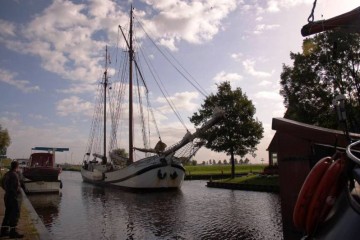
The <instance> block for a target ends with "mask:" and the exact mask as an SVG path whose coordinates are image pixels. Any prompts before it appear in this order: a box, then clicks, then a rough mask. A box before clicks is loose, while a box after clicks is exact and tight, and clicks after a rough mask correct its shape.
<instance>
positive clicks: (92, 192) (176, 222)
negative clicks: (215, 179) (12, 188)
mask: <svg viewBox="0 0 360 240" xmlns="http://www.w3.org/2000/svg"><path fill="white" fill-rule="evenodd" d="M61 179H62V181H63V186H64V187H63V189H62V191H61V194H51V195H30V196H29V199H30V201H31V203H32V204H33V206H34V208H35V210H36V211H37V213H38V214H39V216H40V218H41V219H42V220H43V222H44V224H45V226H46V228H47V229H48V230H49V232H50V233H51V235H52V236H53V239H76V240H81V239H86V240H89V239H216V240H217V239H269V240H272V239H274V240H275V239H276V240H278V239H282V224H281V212H280V198H279V196H278V195H277V194H273V193H262V192H251V191H238V190H225V189H214V188H207V187H206V186H205V184H206V182H205V181H185V182H184V184H183V186H182V188H181V190H179V191H173V192H156V193H141V194H140V193H132V192H126V191H122V190H119V189H113V188H101V187H96V186H93V185H91V184H87V183H83V182H82V179H81V175H80V173H79V172H63V173H62V174H61Z"/></svg>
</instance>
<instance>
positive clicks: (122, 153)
mask: <svg viewBox="0 0 360 240" xmlns="http://www.w3.org/2000/svg"><path fill="white" fill-rule="evenodd" d="M113 153H115V154H116V155H119V156H121V157H124V158H128V157H129V154H128V153H127V152H126V150H125V149H124V148H117V149H114V150H113Z"/></svg>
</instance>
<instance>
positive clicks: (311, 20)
mask: <svg viewBox="0 0 360 240" xmlns="http://www.w3.org/2000/svg"><path fill="white" fill-rule="evenodd" d="M316 1H317V0H314V3H313V7H312V9H311V13H310V15H309V17H308V22H309V23H310V22H314V12H315V8H316Z"/></svg>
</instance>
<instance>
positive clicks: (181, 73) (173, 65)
mask: <svg viewBox="0 0 360 240" xmlns="http://www.w3.org/2000/svg"><path fill="white" fill-rule="evenodd" d="M137 22H138V23H139V25H140V27H141V28H142V30H143V31H144V32H145V34H146V36H147V37H148V38H149V39H150V41H151V43H152V44H153V45H154V46H155V47H156V49H157V50H158V51H159V52H160V53H161V55H163V57H164V58H165V59H166V60H167V61H168V62H169V63H170V65H171V66H172V67H173V68H175V69H176V71H177V72H178V73H179V74H180V75H181V76H183V77H184V78H185V80H186V81H187V82H188V83H190V84H191V85H192V86H193V87H194V88H195V89H196V90H197V91H198V92H200V93H201V94H202V95H203V96H204V97H207V94H206V92H205V91H203V90H201V89H200V88H201V86H200V84H199V83H198V82H197V81H196V80H195V79H194V81H195V82H196V83H197V85H198V86H200V87H197V86H195V84H194V83H192V82H191V80H190V79H189V78H188V77H186V76H185V74H184V73H183V72H182V71H180V69H179V68H178V67H177V66H175V64H174V63H173V62H172V61H171V60H170V59H169V58H168V56H166V55H165V54H164V52H163V51H162V50H161V49H160V48H159V46H158V45H157V44H156V43H155V41H154V40H153V39H152V38H151V37H150V35H149V34H148V33H147V31H145V28H144V27H143V25H142V24H141V22H140V21H139V20H137ZM168 54H169V55H170V56H172V54H171V53H169V52H168ZM172 58H173V59H175V57H174V56H172ZM176 62H177V63H178V64H179V62H178V61H176ZM179 65H180V64H179ZM180 66H181V67H182V68H183V69H184V67H183V66H182V65H180ZM185 72H186V73H188V72H187V71H185ZM188 74H189V73H188ZM189 75H190V74H189ZM190 76H191V75H190ZM191 77H192V76H191Z"/></svg>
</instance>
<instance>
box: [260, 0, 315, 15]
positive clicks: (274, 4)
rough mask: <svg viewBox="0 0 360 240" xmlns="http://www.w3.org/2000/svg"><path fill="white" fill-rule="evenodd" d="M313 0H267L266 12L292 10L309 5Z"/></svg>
mask: <svg viewBox="0 0 360 240" xmlns="http://www.w3.org/2000/svg"><path fill="white" fill-rule="evenodd" d="M313 2H314V1H313V0H269V1H267V7H266V11H267V12H279V11H280V10H281V9H286V8H293V7H296V6H298V5H301V4H311V3H313Z"/></svg>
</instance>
